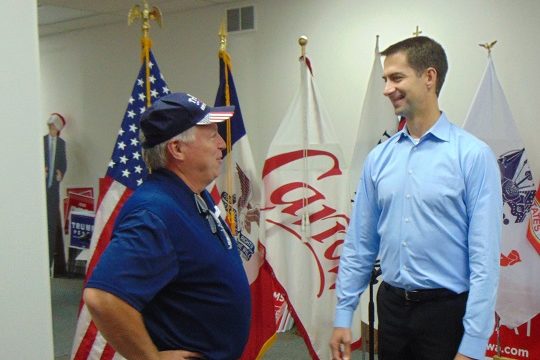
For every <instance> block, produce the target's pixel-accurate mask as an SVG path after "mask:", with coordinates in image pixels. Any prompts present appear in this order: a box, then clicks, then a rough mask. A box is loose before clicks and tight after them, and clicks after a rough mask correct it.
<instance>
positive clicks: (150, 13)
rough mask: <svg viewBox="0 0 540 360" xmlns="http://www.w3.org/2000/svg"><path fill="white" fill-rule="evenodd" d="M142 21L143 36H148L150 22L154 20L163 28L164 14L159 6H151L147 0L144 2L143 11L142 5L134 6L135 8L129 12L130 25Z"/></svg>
mask: <svg viewBox="0 0 540 360" xmlns="http://www.w3.org/2000/svg"><path fill="white" fill-rule="evenodd" d="M139 18H140V19H142V23H143V25H142V30H143V36H146V35H148V30H149V29H150V20H154V21H156V22H157V23H158V25H159V26H160V27H161V22H162V18H163V16H162V14H161V10H160V9H159V8H158V7H157V6H152V9H150V6H149V5H148V2H147V1H146V0H143V9H142V10H141V7H140V5H133V7H132V8H131V9H130V10H129V12H128V25H131V24H132V23H133V22H134V21H135V20H137V19H139Z"/></svg>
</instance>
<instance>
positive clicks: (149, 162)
mask: <svg viewBox="0 0 540 360" xmlns="http://www.w3.org/2000/svg"><path fill="white" fill-rule="evenodd" d="M139 139H140V140H141V143H144V142H145V140H146V137H145V136H144V134H143V132H142V131H141V132H140V133H139ZM177 140H178V141H182V142H185V143H190V142H193V141H195V126H193V127H191V128H189V129H187V130H185V131H183V132H181V133H180V134H178V135H176V136H174V137H173V138H171V139H169V140H165V141H164V142H162V143H160V144H157V145H155V146H153V147H151V148H149V149H145V148H143V149H142V156H143V160H144V162H145V164H146V167H147V168H148V170H150V171H152V170H157V169H161V168H164V167H166V166H167V160H168V159H167V157H168V156H167V144H168V143H169V142H171V141H177Z"/></svg>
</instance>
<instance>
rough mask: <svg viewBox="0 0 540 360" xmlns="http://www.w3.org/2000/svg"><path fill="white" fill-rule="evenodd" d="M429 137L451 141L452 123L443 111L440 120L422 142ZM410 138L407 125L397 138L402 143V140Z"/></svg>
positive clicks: (424, 136) (423, 136)
mask: <svg viewBox="0 0 540 360" xmlns="http://www.w3.org/2000/svg"><path fill="white" fill-rule="evenodd" d="M428 136H434V137H435V138H437V139H439V140H442V141H449V139H450V122H449V121H448V119H447V117H446V114H445V113H444V112H442V111H441V115H440V116H439V119H438V120H437V121H436V122H435V124H433V126H432V127H431V128H430V129H429V130H428V131H426V133H425V134H424V135H422V137H421V138H420V141H422V140H423V139H424V138H427V137H428ZM405 138H410V135H409V131H408V130H407V126H406V125H405V126H404V127H403V129H402V130H401V131H400V132H399V136H398V137H397V141H401V140H402V139H405Z"/></svg>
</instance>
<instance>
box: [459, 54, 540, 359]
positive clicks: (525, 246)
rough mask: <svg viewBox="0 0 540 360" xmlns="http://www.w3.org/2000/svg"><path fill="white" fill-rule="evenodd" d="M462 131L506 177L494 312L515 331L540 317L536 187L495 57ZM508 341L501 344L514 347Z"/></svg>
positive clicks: (504, 180)
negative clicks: (533, 215)
mask: <svg viewBox="0 0 540 360" xmlns="http://www.w3.org/2000/svg"><path fill="white" fill-rule="evenodd" d="M463 127H464V129H466V130H467V131H469V132H471V133H472V134H474V135H475V136H477V137H478V138H480V139H481V140H483V141H484V142H486V143H487V144H488V145H489V146H490V147H491V149H492V150H493V152H494V153H495V156H496V157H497V162H498V164H499V169H500V171H501V186H502V195H503V202H504V205H503V211H504V213H503V229H502V242H501V256H500V266H501V267H500V280H499V289H498V294H497V305H496V309H495V310H496V312H497V315H498V316H499V317H500V324H501V325H505V326H507V327H508V328H516V327H519V326H520V325H522V324H524V323H526V322H528V321H529V320H530V319H532V318H534V317H535V315H537V314H538V313H539V312H540V282H539V281H538V274H539V273H540V255H539V254H538V252H537V251H536V250H535V248H534V247H533V246H532V244H531V242H529V241H528V240H527V235H526V232H527V225H528V217H529V215H530V212H531V206H532V205H533V199H534V196H535V191H536V186H535V183H534V179H533V174H532V172H531V169H530V167H529V164H528V157H527V152H526V151H525V147H524V145H523V141H522V139H521V137H520V135H519V131H518V128H517V125H516V123H515V121H514V118H513V116H512V113H511V111H510V106H509V105H508V102H507V100H506V96H505V95H504V92H503V89H502V87H501V84H500V83H499V80H498V78H497V75H496V73H495V67H494V65H493V60H492V58H491V56H490V57H489V58H488V64H487V67H486V70H485V72H484V75H483V77H482V80H481V82H480V85H479V87H478V90H477V92H476V95H475V98H474V100H473V102H472V104H471V107H470V109H469V113H468V115H467V117H466V120H465V123H464V125H463ZM494 338H495V336H493V337H492V340H491V341H490V343H491V342H492V341H494ZM507 341H508V339H505V338H504V337H501V339H500V342H501V344H503V345H505V346H507V345H510V346H511V344H508V343H507ZM505 342H506V343H505ZM530 345H531V346H534V349H533V348H530V349H529V351H534V352H536V353H537V354H539V355H540V349H539V347H540V346H539V345H538V342H537V341H536V345H534V344H533V342H531V343H530Z"/></svg>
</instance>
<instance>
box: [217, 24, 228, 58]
mask: <svg viewBox="0 0 540 360" xmlns="http://www.w3.org/2000/svg"><path fill="white" fill-rule="evenodd" d="M218 35H219V51H227V19H223V21H222V22H221V26H220V27H219V33H218Z"/></svg>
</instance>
